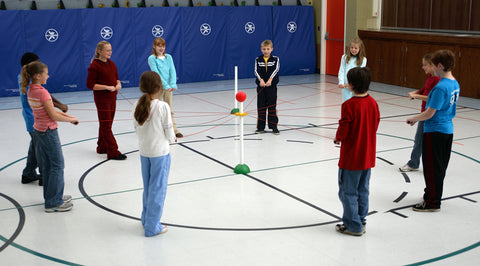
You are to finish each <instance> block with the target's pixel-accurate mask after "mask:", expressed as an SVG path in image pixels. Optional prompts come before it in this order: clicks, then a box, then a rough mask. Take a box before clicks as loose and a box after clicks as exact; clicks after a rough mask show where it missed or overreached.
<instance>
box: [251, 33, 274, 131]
mask: <svg viewBox="0 0 480 266" xmlns="http://www.w3.org/2000/svg"><path fill="white" fill-rule="evenodd" d="M261 50H262V53H263V54H262V55H261V56H259V57H257V59H256V60H255V76H256V77H257V79H256V80H255V83H257V94H258V96H257V111H258V118H257V130H256V131H255V134H261V133H264V132H265V131H264V130H265V123H266V122H268V128H270V129H272V130H273V133H274V134H275V135H278V134H280V131H278V128H277V125H278V117H277V110H276V107H277V84H278V71H279V70H280V59H278V57H276V56H273V55H271V53H272V51H273V43H272V41H270V40H265V41H263V42H262V45H261ZM267 110H268V116H267Z"/></svg>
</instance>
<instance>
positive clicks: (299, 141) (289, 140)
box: [287, 139, 313, 144]
mask: <svg viewBox="0 0 480 266" xmlns="http://www.w3.org/2000/svg"><path fill="white" fill-rule="evenodd" d="M287 142H296V143H305V144H313V141H303V140H291V139H287Z"/></svg>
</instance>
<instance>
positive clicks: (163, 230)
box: [157, 225, 168, 235]
mask: <svg viewBox="0 0 480 266" xmlns="http://www.w3.org/2000/svg"><path fill="white" fill-rule="evenodd" d="M162 226H163V227H162V231H160V232H159V233H158V234H157V235H161V234H164V233H166V232H167V231H168V228H167V226H166V225H162Z"/></svg>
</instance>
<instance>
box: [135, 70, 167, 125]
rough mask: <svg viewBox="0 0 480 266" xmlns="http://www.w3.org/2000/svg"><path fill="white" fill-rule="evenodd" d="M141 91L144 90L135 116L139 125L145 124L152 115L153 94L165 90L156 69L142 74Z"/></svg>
mask: <svg viewBox="0 0 480 266" xmlns="http://www.w3.org/2000/svg"><path fill="white" fill-rule="evenodd" d="M140 91H141V92H143V95H142V96H140V99H138V103H137V107H135V113H134V115H133V116H134V117H135V120H136V121H137V122H138V124H139V125H143V123H145V121H147V119H148V117H149V116H150V104H151V101H152V98H151V95H155V94H157V93H158V92H160V91H163V86H162V79H161V78H160V75H158V73H157V72H154V71H145V72H143V74H142V75H141V76H140Z"/></svg>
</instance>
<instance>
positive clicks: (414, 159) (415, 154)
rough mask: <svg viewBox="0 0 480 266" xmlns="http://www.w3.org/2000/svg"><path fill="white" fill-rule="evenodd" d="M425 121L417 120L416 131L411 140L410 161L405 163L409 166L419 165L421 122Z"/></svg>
mask: <svg viewBox="0 0 480 266" xmlns="http://www.w3.org/2000/svg"><path fill="white" fill-rule="evenodd" d="M424 123H425V121H418V123H417V132H416V133H415V139H414V140H413V149H412V154H411V155H410V161H408V163H407V165H408V166H410V167H411V168H418V167H420V157H422V142H423V124H424Z"/></svg>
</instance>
